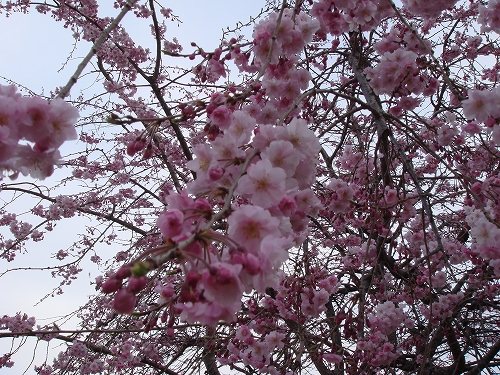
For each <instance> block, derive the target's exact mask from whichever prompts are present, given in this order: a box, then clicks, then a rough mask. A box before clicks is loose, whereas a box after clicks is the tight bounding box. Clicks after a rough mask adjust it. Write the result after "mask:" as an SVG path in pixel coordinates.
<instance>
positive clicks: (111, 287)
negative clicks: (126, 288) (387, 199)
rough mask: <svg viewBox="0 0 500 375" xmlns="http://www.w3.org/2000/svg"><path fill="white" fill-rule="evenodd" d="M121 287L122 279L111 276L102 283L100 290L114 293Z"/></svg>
mask: <svg viewBox="0 0 500 375" xmlns="http://www.w3.org/2000/svg"><path fill="white" fill-rule="evenodd" d="M121 288H122V280H121V279H117V278H116V277H111V278H109V279H107V280H106V281H105V282H104V284H102V292H103V293H105V294H109V293H114V292H116V291H117V290H120V289H121Z"/></svg>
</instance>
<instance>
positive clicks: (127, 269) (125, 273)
mask: <svg viewBox="0 0 500 375" xmlns="http://www.w3.org/2000/svg"><path fill="white" fill-rule="evenodd" d="M131 275H132V266H131V265H130V264H127V265H125V266H122V267H120V269H119V270H118V272H117V273H116V275H115V277H116V278H117V279H122V280H123V279H126V278H127V277H130V276H131Z"/></svg>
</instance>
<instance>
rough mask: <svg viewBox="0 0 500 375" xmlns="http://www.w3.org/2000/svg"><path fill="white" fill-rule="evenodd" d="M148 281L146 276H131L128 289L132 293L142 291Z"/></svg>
mask: <svg viewBox="0 0 500 375" xmlns="http://www.w3.org/2000/svg"><path fill="white" fill-rule="evenodd" d="M147 283H148V278H147V277H146V276H141V277H131V278H130V279H129V281H128V285H127V290H128V291H129V292H132V293H138V292H140V291H141V290H142V289H143V288H144V287H145V286H146V284H147Z"/></svg>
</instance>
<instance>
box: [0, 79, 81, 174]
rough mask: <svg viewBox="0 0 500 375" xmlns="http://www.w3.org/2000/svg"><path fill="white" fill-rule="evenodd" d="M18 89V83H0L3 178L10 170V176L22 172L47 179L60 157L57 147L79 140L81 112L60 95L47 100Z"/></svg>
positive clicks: (0, 146) (0, 155)
mask: <svg viewBox="0 0 500 375" xmlns="http://www.w3.org/2000/svg"><path fill="white" fill-rule="evenodd" d="M16 91H17V89H16V87H15V86H12V85H10V86H2V85H0V178H1V177H2V175H3V174H4V173H5V171H11V172H12V174H11V175H10V177H11V178H15V177H17V175H18V174H19V173H22V174H23V175H25V176H27V175H28V174H29V175H30V176H31V177H33V178H38V179H44V178H45V177H48V176H50V175H51V174H52V173H53V171H54V166H55V165H57V163H58V161H59V159H60V153H59V150H58V148H59V147H60V146H61V145H62V144H63V143H64V142H65V141H67V140H74V139H77V134H76V130H75V127H74V124H75V122H76V120H77V118H78V116H79V115H78V111H77V110H76V109H75V108H74V107H73V106H71V105H69V104H68V103H66V102H65V101H64V100H62V99H59V98H56V99H54V100H52V101H51V102H47V101H46V100H43V99H42V98H39V97H23V96H22V95H21V94H19V93H17V92H16ZM20 141H28V142H30V143H32V144H33V146H31V145H30V144H22V143H19V142H20Z"/></svg>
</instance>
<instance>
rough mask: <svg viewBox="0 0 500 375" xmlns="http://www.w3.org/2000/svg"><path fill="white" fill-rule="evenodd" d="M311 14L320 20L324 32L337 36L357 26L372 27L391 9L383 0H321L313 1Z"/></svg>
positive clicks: (366, 29)
mask: <svg viewBox="0 0 500 375" xmlns="http://www.w3.org/2000/svg"><path fill="white" fill-rule="evenodd" d="M311 14H312V15H313V16H315V17H316V18H317V19H318V20H319V21H320V23H321V29H322V30H323V32H324V33H330V34H332V35H336V36H338V35H341V34H343V33H345V32H349V31H353V30H357V29H359V28H361V30H363V31H368V30H371V29H374V28H375V27H376V26H377V25H378V24H379V23H380V21H381V20H382V19H383V18H385V17H388V16H390V15H392V14H393V10H392V8H391V6H390V3H389V2H388V1H384V0H363V1H339V0H321V1H317V2H315V3H314V5H313V8H312V10H311Z"/></svg>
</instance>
